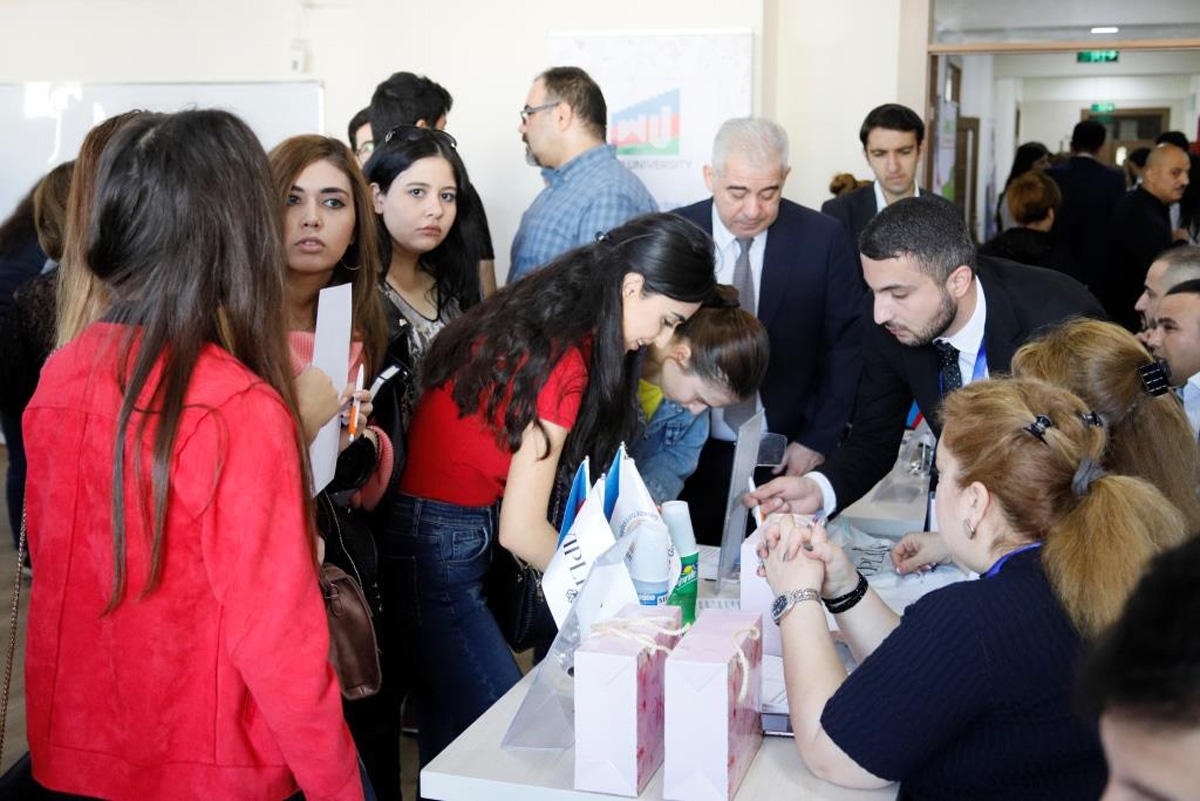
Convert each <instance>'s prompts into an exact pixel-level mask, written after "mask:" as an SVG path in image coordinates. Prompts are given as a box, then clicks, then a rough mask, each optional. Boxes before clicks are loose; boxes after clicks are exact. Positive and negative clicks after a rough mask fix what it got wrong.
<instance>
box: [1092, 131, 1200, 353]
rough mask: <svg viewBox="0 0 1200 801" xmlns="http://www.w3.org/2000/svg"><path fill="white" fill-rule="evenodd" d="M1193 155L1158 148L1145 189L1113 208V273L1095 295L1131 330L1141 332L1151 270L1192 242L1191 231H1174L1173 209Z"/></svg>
mask: <svg viewBox="0 0 1200 801" xmlns="http://www.w3.org/2000/svg"><path fill="white" fill-rule="evenodd" d="M1189 167H1190V162H1189V161H1188V154H1187V153H1186V152H1184V151H1182V150H1180V149H1179V148H1177V147H1176V146H1175V145H1169V144H1163V145H1158V146H1156V147H1155V148H1154V149H1153V150H1151V151H1150V155H1149V156H1148V157H1147V158H1146V171H1145V172H1144V173H1142V184H1141V186H1139V187H1137V188H1136V189H1134V190H1133V191H1132V192H1128V193H1126V195H1125V196H1124V197H1122V198H1121V199H1120V200H1119V201H1117V205H1116V207H1115V208H1114V209H1113V214H1112V219H1111V220H1110V221H1109V224H1108V228H1107V242H1108V262H1107V263H1108V270H1107V272H1105V273H1104V275H1103V276H1097V277H1096V279H1095V280H1094V281H1093V286H1092V291H1093V292H1095V293H1096V297H1098V298H1100V301H1101V302H1102V303H1103V304H1104V308H1105V309H1107V310H1108V314H1109V316H1110V317H1112V319H1113V322H1117V323H1120V324H1121V325H1123V326H1125V327H1126V328H1128V329H1129V330H1130V331H1135V332H1136V331H1138V330H1139V329H1140V328H1141V325H1140V321H1139V319H1138V313H1137V311H1136V303H1137V300H1138V296H1139V295H1140V294H1141V290H1142V286H1143V281H1142V277H1143V276H1145V275H1146V271H1147V269H1149V267H1150V265H1151V264H1153V263H1154V261H1155V259H1157V258H1158V257H1159V255H1160V254H1162V252H1163V251H1164V250H1166V249H1167V248H1169V247H1171V246H1172V245H1174V244H1176V243H1179V244H1186V243H1187V241H1188V232H1187V231H1184V230H1180V229H1172V228H1171V213H1170V207H1171V204H1172V203H1178V202H1179V199H1180V198H1181V197H1183V193H1184V190H1185V189H1186V188H1187V185H1188V168H1189Z"/></svg>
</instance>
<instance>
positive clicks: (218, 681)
mask: <svg viewBox="0 0 1200 801" xmlns="http://www.w3.org/2000/svg"><path fill="white" fill-rule="evenodd" d="M128 333H129V329H128V328H125V327H122V326H117V325H111V324H107V323H97V324H95V325H93V326H91V327H90V328H88V329H87V330H86V331H84V332H83V334H81V335H80V336H79V337H78V338H77V339H75V340H74V341H73V342H71V343H70V344H69V345H67V346H66V347H65V348H63V349H62V350H60V351H59V352H57V353H56V354H55V355H54V356H52V357H51V358H50V360H49V361H48V362H47V363H46V366H45V368H44V369H43V371H42V377H41V382H40V383H39V384H38V388H37V392H36V393H35V394H34V397H33V400H32V401H31V402H30V404H29V407H28V409H27V410H26V412H25V417H24V430H25V432H26V437H27V440H26V442H27V448H26V450H27V454H28V460H29V471H28V479H27V487H28V489H27V498H28V501H27V509H28V513H27V514H28V522H29V526H28V528H29V544H30V556H31V558H32V560H33V563H34V564H35V565H36V568H35V569H36V570H37V579H36V581H35V582H34V584H33V588H32V591H31V593H30V605H29V637H28V644H27V647H26V663H25V675H26V679H25V681H26V684H25V686H26V702H27V723H28V735H29V747H30V751H31V753H32V758H33V771H34V776H35V777H36V778H37V779H38V780H39V781H41V782H42V783H43V784H45V785H47V786H48V787H50V788H53V789H55V790H59V791H65V792H69V793H78V794H84V795H92V796H103V797H105V798H113V799H145V798H156V799H214V798H230V799H232V798H237V799H263V800H264V801H266V799H270V801H278V799H281V798H283V797H285V796H287V795H289V794H291V793H293V792H295V790H296V789H297V787H299V788H300V789H302V790H303V791H304V793H305V795H306V796H307V797H308V798H309V799H338V801H341V799H355V800H356V801H357V800H358V799H361V798H362V797H363V796H362V786H361V782H360V779H359V772H358V766H357V761H356V756H355V750H354V744H353V742H352V741H351V739H350V734H349V731H348V730H347V729H346V724H345V722H344V720H343V718H342V707H341V699H340V695H339V692H338V684H337V679H336V677H335V675H334V673H333V670H332V668H331V667H330V665H329V662H328V652H329V633H328V628H327V624H326V620H325V613H324V608H323V604H322V600H321V594H320V591H319V589H318V585H317V575H316V569H315V566H314V564H313V559H312V556H311V553H310V548H309V544H308V542H307V541H306V529H305V525H304V518H303V514H304V506H303V503H302V494H301V493H302V485H301V481H300V473H299V470H300V463H299V457H298V455H297V452H296V444H295V441H296V440H295V423H294V422H293V419H292V417H291V416H290V414H289V413H288V411H287V408H286V407H285V406H284V404H283V403H282V401H281V399H280V398H279V396H278V395H277V394H276V393H275V392H274V391H273V390H272V389H270V388H269V387H268V386H267V385H266V384H264V383H263V382H262V380H261V379H259V378H258V377H257V376H255V375H254V374H253V373H251V372H250V371H249V370H247V369H246V368H245V367H244V366H243V365H242V364H241V363H239V362H238V361H236V360H235V359H234V358H233V357H232V356H230V355H229V354H228V353H227V352H225V351H224V350H222V349H220V348H218V347H215V346H209V347H207V348H205V349H204V351H203V352H202V353H201V355H200V357H199V359H198V361H197V363H196V367H195V372H194V373H193V374H192V380H191V384H190V386H189V388H188V394H187V400H186V404H187V407H186V410H185V411H184V413H183V415H182V416H181V418H180V422H179V430H178V436H177V438H176V440H175V448H174V458H173V459H172V462H171V466H170V476H171V492H170V496H169V499H168V505H167V516H166V525H165V535H164V540H163V541H164V556H163V562H162V572H161V578H160V581H159V584H158V586H157V587H156V588H155V589H154V590H152V591H151V592H149V593H147V594H145V595H143V589H144V586H145V582H146V577H147V575H148V567H149V564H150V548H149V545H150V527H149V524H148V523H146V522H145V521H144V520H143V516H142V514H140V510H141V509H143V508H145V509H146V510H149V509H150V500H149V499H150V489H149V488H150V481H149V477H148V476H149V466H150V464H151V455H150V454H151V451H150V442H151V437H152V436H153V434H152V431H153V428H152V427H151V428H150V430H149V431H147V433H146V436H145V437H144V438H143V441H142V451H141V452H142V463H143V465H144V469H143V471H142V475H141V476H140V477H139V478H140V484H141V486H140V489H139V487H138V484H137V482H138V478H135V477H134V475H133V473H134V470H133V468H132V465H133V464H134V461H133V459H131V458H130V459H128V461H127V462H126V464H127V465H128V466H129V467H127V476H129V478H128V480H127V481H126V487H127V490H126V494H125V498H126V500H125V508H126V510H127V524H126V535H125V543H126V549H127V555H126V577H127V579H126V580H127V590H126V592H125V595H124V600H123V601H122V602H121V604H120V605H119V606H117V607H116V609H115V610H114V611H112V612H110V613H109V614H107V615H105V614H103V610H104V607H105V605H106V604H107V602H108V599H109V597H110V594H111V592H112V583H113V543H112V495H111V493H112V472H113V454H114V445H115V437H116V418H117V412H118V409H119V408H120V403H121V390H120V387H119V386H118V383H117V377H116V366H117V361H118V354H119V353H120V349H121V343H122V341H123V340H124V338H125V336H126V335H127V334H128ZM152 382H153V377H152V381H151V384H152ZM139 405H142V404H139ZM136 424H137V417H136V416H135V417H134V418H133V419H132V420H131V421H130V425H129V430H130V431H131V432H134V431H136ZM131 450H132V449H131Z"/></svg>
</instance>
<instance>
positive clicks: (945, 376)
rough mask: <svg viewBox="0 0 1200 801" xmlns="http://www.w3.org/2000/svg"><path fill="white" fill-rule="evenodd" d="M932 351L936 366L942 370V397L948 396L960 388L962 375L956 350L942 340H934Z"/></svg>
mask: <svg viewBox="0 0 1200 801" xmlns="http://www.w3.org/2000/svg"><path fill="white" fill-rule="evenodd" d="M933 349H934V350H935V351H937V355H938V365H939V366H940V367H941V369H942V395H949V394H950V393H951V392H953V391H954V390H956V389H958V388H959V387H961V386H962V373H961V372H960V371H959V369H958V348H956V347H954V346H953V345H951V344H950V343H949V342H947V341H946V340H944V339H935V340H934V341H933Z"/></svg>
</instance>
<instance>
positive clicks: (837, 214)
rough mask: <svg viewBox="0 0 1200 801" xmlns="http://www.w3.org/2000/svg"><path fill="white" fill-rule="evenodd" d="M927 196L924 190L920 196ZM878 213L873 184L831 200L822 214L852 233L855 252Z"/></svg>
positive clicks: (822, 208)
mask: <svg viewBox="0 0 1200 801" xmlns="http://www.w3.org/2000/svg"><path fill="white" fill-rule="evenodd" d="M926 195H929V193H928V192H926V191H925V190H924V189H922V190H921V195H920V196H921V197H925V196H926ZM929 196H930V197H936V198H939V199H941V200H944V201H945V202H947V203H949V202H950V201H949V200H946V199H945V198H944V197H942V196H941V195H929ZM878 211H879V209H877V208H875V184H873V183H870V184H867V185H866V186H860V187H859V188H858V189H855V190H854V191H853V192H847V193H846V194H844V195H840V196H838V197H835V198H830V199H829V200H826V201H825V202H824V203H822V204H821V213H822V214H828V215H829V216H830V217H833V218H835V219H838V220H841V221H842V225H844V226H846V230H847V231H849V232H850V239H851V241H852V242H853V243H854V249H855V251H857V250H858V237H859V235H861V234H862V230H863V229H864V228H866V227H867V223H869V222H870V221H871V218H873V217H874V216H875V215H876V213H878Z"/></svg>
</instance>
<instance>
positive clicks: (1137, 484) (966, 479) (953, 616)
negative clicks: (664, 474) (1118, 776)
mask: <svg viewBox="0 0 1200 801" xmlns="http://www.w3.org/2000/svg"><path fill="white" fill-rule="evenodd" d="M942 419H943V421H944V430H943V433H942V438H941V442H940V443H939V445H938V452H937V463H938V469H939V470H940V473H941V480H940V483H939V487H938V497H937V504H936V511H937V522H938V528H939V529H940V530H941V532H942V535H943V537H944V539H945V542H946V545H947V547H948V549H949V550H950V553H951V555H952V557H953V559H954V561H955V562H957V563H958V564H959V565H961V566H962V567H964V568H966V569H968V570H972V571H976V572H978V573H979V574H980V575H981V577H980V579H979V580H978V581H967V582H962V583H959V584H954V585H951V586H949V587H946V588H943V589H941V590H937V591H935V592H932V593H930V594H929V595H927V596H925V597H924V598H922V599H921V600H919V601H917V602H916V603H915V604H913V605H912V606H910V607H908V609H907V610H906V611H905V613H904V617H903V619H901V618H899V617H898V616H897V615H896V614H895V613H894V612H892V611H891V610H890V609H889V608H888V607H887V606H886V605H885V604H884V603H883V601H882V600H880V598H879V596H878V595H876V594H875V593H874V591H872V590H870V589H869V588H868V587H867V585H866V581H865V580H864V579H862V577H861V576H859V575H858V574H857V573H856V572H855V569H854V566H853V565H852V564H851V562H850V560H849V558H848V557H847V556H846V554H845V553H844V552H843V551H842V550H841V548H839V547H837V546H836V545H834V544H832V543H830V542H829V540H828V537H827V535H826V533H825V530H824V529H823V528H821V527H820V526H814V527H811V528H810V527H808V526H807V525H806V524H800V525H797V524H795V523H794V521H793V520H792V519H791V518H786V519H783V520H780V521H779V522H778V523H777V524H773V525H772V526H770V527H769V528H768V541H769V542H772V543H773V547H772V548H771V550H770V552H769V554H766V555H765V556H766V558H765V572H766V576H767V579H768V581H769V582H770V583H771V587H772V588H773V590H774V591H775V592H776V593H778V594H779V596H780V597H779V599H777V601H776V606H775V609H774V610H773V611H775V612H776V613H777V617H778V619H779V621H780V630H781V632H782V636H783V659H784V675H785V679H786V682H787V692H788V703H789V706H790V711H791V717H792V726H793V728H794V729H795V732H796V746H797V748H798V749H799V751H800V756H801V758H802V759H803V760H804V762H805V764H807V765H808V766H809V768H810V769H812V770H813V772H814V773H816V774H817V775H819V776H822V777H824V778H826V779H828V780H830V781H832V782H835V783H837V784H841V785H845V786H848V787H862V788H867V787H881V786H883V785H885V784H887V783H888V782H893V781H899V782H901V783H902V796H903V797H904V798H912V799H966V798H969V799H976V800H978V799H1013V801H1017V799H1020V801H1030V799H1055V801H1063V800H1064V799H1066V800H1068V801H1069V800H1070V799H1081V800H1082V799H1088V800H1089V801H1090V800H1091V799H1095V798H1098V797H1099V796H1100V793H1101V790H1102V789H1103V787H1104V782H1105V767H1104V757H1103V754H1102V753H1101V750H1100V742H1099V739H1098V737H1097V733H1096V727H1095V725H1094V723H1093V722H1090V721H1084V720H1083V719H1081V718H1080V717H1078V716H1077V715H1076V714H1075V712H1074V709H1073V706H1072V684H1073V678H1074V669H1075V664H1076V662H1077V659H1078V658H1079V656H1080V655H1081V652H1082V650H1083V647H1084V643H1085V641H1086V640H1089V639H1091V638H1093V637H1094V636H1096V635H1097V634H1098V633H1099V632H1100V631H1102V630H1103V629H1104V628H1105V627H1106V626H1108V625H1109V624H1111V623H1112V622H1113V621H1114V620H1115V619H1116V618H1117V616H1118V615H1119V613H1120V610H1121V606H1122V604H1123V602H1124V600H1125V598H1126V597H1127V596H1128V595H1129V593H1130V592H1131V591H1132V589H1133V587H1134V585H1135V584H1136V582H1137V580H1138V578H1139V576H1140V575H1141V573H1142V571H1143V569H1144V567H1145V565H1146V563H1147V562H1148V561H1149V560H1150V558H1151V557H1152V556H1153V555H1154V554H1155V553H1157V552H1158V551H1160V550H1162V549H1163V548H1165V547H1169V546H1170V545H1173V544H1176V543H1179V542H1182V541H1183V539H1184V524H1183V519H1182V517H1181V515H1180V514H1179V512H1178V511H1177V510H1176V509H1175V508H1174V507H1173V506H1172V505H1171V504H1170V503H1168V502H1167V501H1166V499H1165V498H1164V497H1163V496H1162V494H1161V493H1160V492H1159V491H1158V490H1157V489H1155V488H1154V487H1153V486H1151V485H1150V484H1149V483H1147V482H1145V481H1143V480H1142V479H1138V478H1131V477H1127V476H1117V475H1110V474H1106V473H1105V472H1104V470H1103V469H1102V468H1101V467H1100V466H1099V464H1100V460H1101V457H1102V455H1103V453H1104V445H1105V440H1106V433H1105V431H1104V428H1103V426H1102V425H1100V420H1099V417H1098V416H1097V415H1095V414H1094V413H1091V412H1090V410H1089V409H1088V408H1087V407H1086V406H1085V405H1084V403H1083V402H1082V401H1081V400H1079V399H1078V398H1077V397H1075V396H1074V395H1072V394H1071V393H1069V392H1067V391H1066V390H1064V389H1060V388H1057V387H1053V386H1051V385H1049V384H1045V383H1041V382H1037V381H1027V380H1015V379H1014V380H997V381H981V382H976V383H973V384H969V385H967V386H966V387H963V388H962V389H960V390H957V391H955V392H953V393H951V394H950V395H949V396H948V397H947V398H946V400H945V402H944V412H943V417H942ZM804 546H808V548H805V547H804ZM819 600H823V601H824V606H825V607H826V608H828V609H829V610H830V611H831V612H832V613H833V614H834V615H835V616H836V618H837V622H838V626H839V628H840V630H841V633H842V635H843V636H844V637H845V639H846V642H847V643H848V644H849V645H850V648H851V651H852V652H853V653H854V656H855V658H856V659H857V660H858V661H859V663H860V664H859V666H858V667H857V668H856V669H855V670H854V672H852V673H851V674H850V675H849V676H847V675H846V672H845V670H844V668H843V667H842V664H841V662H840V660H839V659H838V657H837V655H836V653H835V651H834V649H833V645H832V643H831V640H830V637H829V633H828V630H827V626H826V621H825V615H824V609H822V604H821V603H818V602H817V601H819Z"/></svg>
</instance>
